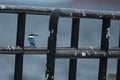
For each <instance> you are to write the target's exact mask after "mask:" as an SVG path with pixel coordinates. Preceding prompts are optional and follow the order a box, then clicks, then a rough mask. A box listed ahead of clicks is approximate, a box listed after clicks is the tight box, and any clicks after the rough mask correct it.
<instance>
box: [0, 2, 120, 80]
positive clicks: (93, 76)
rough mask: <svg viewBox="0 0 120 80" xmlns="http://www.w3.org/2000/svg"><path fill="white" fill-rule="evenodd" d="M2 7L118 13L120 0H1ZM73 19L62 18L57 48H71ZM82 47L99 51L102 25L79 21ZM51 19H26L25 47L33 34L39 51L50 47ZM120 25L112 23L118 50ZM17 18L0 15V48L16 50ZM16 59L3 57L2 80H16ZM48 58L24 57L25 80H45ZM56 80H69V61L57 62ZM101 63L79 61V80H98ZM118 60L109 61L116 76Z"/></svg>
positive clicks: (0, 59) (113, 44) (113, 41)
mask: <svg viewBox="0 0 120 80" xmlns="http://www.w3.org/2000/svg"><path fill="white" fill-rule="evenodd" d="M0 4H9V5H29V6H38V7H51V8H52V7H55V8H76V9H90V10H91V9H92V10H107V11H119V10H120V6H119V4H120V1H119V0H0ZM71 22H72V19H71V18H60V20H59V27H58V39H57V47H69V46H70V39H71ZM80 22H81V23H80V33H79V47H86V46H89V47H100V41H101V27H102V21H101V20H97V19H83V18H81V20H80ZM48 24H49V16H43V15H42V16H41V15H27V18H26V33H25V46H29V42H28V41H27V38H28V35H29V34H30V33H35V34H39V37H37V38H36V44H37V46H38V47H47V39H48V35H49V31H48ZM119 26H120V21H117V20H112V21H111V31H110V36H111V38H110V47H117V46H118V40H119V39H118V36H119ZM16 29H17V14H7V13H6V14H3V13H0V46H15V43H16ZM14 62H15V55H3V54H2V55H0V78H1V80H13V77H14V64H15V63H14ZM45 65H46V55H24V66H23V80H45V70H46V66H45ZM55 66H56V68H55V80H68V72H69V71H68V70H69V59H56V65H55ZM98 66H99V60H98V59H78V66H77V67H78V69H77V80H97V77H98ZM116 66H117V60H116V59H109V60H108V71H107V74H109V73H116Z"/></svg>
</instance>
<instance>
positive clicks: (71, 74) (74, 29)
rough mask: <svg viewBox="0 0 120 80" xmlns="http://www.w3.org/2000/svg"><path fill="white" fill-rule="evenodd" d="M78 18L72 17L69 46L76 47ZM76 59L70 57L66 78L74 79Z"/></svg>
mask: <svg viewBox="0 0 120 80" xmlns="http://www.w3.org/2000/svg"><path fill="white" fill-rule="evenodd" d="M79 23H80V19H79V18H73V19H72V34H71V47H72V48H76V49H78V41H79ZM76 71H77V59H70V64H69V77H68V80H76Z"/></svg>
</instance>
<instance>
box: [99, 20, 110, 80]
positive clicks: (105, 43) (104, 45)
mask: <svg viewBox="0 0 120 80" xmlns="http://www.w3.org/2000/svg"><path fill="white" fill-rule="evenodd" d="M109 34H110V19H103V24H102V36H101V50H104V51H106V52H108V48H109V38H110V35H109ZM106 73H107V58H100V63H99V76H98V80H106Z"/></svg>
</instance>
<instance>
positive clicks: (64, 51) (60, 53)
mask: <svg viewBox="0 0 120 80" xmlns="http://www.w3.org/2000/svg"><path fill="white" fill-rule="evenodd" d="M21 52H24V54H47V53H48V50H47V48H46V47H38V48H29V47H25V48H24V51H23V49H22V48H15V47H11V48H8V47H0V54H20V53H21ZM104 57H107V58H120V48H111V49H109V51H108V53H106V52H105V51H102V50H100V49H99V48H79V49H78V50H77V49H75V48H69V47H63V48H62V47H59V48H57V49H56V58H104Z"/></svg>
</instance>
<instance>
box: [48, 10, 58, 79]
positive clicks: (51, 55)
mask: <svg viewBox="0 0 120 80" xmlns="http://www.w3.org/2000/svg"><path fill="white" fill-rule="evenodd" d="M59 15H60V11H59V10H57V9H56V10H54V11H53V12H52V13H51V15H50V22H49V31H50V36H49V37H48V54H47V64H46V67H47V70H46V80H54V71H55V55H56V40H57V27H58V21H59Z"/></svg>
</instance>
